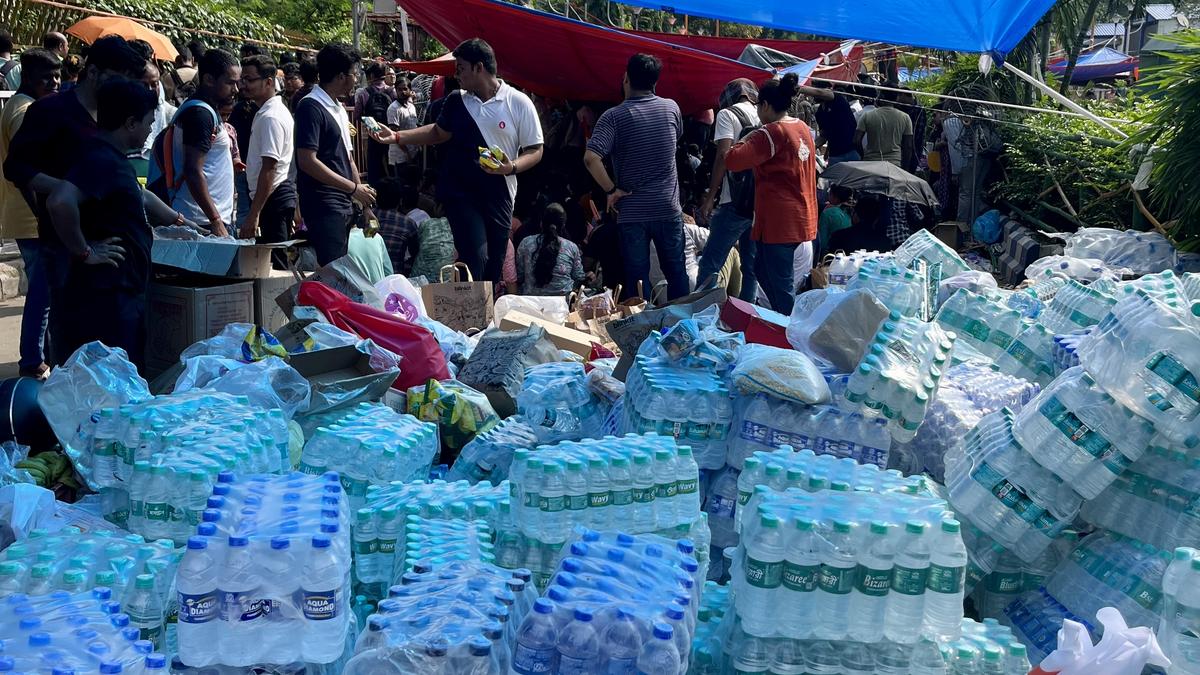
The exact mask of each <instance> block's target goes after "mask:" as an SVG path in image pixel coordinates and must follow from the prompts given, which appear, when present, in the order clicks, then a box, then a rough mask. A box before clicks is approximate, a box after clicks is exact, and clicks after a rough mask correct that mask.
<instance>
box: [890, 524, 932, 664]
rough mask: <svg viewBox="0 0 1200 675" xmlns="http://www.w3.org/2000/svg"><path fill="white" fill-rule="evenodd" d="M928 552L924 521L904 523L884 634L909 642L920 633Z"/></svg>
mask: <svg viewBox="0 0 1200 675" xmlns="http://www.w3.org/2000/svg"><path fill="white" fill-rule="evenodd" d="M929 556H930V551H929V542H928V541H927V537H926V535H925V523H922V522H920V521H915V520H910V521H908V522H907V523H905V524H904V534H903V535H901V538H900V542H899V544H898V548H897V551H896V557H895V560H894V562H895V565H894V566H893V567H892V583H891V594H890V595H889V596H888V603H887V612H886V614H885V615H884V622H883V633H884V636H886V637H887V639H889V640H891V641H893V642H897V643H900V644H910V643H913V642H916V641H917V638H919V637H920V636H921V623H922V621H923V620H924V617H925V586H926V584H927V583H928V578H929Z"/></svg>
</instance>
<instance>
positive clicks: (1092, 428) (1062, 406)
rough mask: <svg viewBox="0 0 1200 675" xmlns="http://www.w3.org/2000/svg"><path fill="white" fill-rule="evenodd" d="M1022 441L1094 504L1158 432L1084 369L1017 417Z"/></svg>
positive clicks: (1062, 377) (1016, 429) (1062, 378)
mask: <svg viewBox="0 0 1200 675" xmlns="http://www.w3.org/2000/svg"><path fill="white" fill-rule="evenodd" d="M1013 434H1014V435H1015V437H1016V439H1017V441H1018V442H1019V443H1020V444H1021V445H1022V446H1023V447H1026V448H1037V452H1036V453H1035V454H1034V458H1035V459H1037V461H1038V462H1039V463H1040V464H1041V465H1042V466H1044V467H1046V468H1047V469H1049V470H1051V471H1053V472H1054V473H1056V474H1058V476H1059V477H1060V478H1062V479H1063V481H1064V482H1066V483H1068V484H1070V486H1071V488H1072V489H1074V490H1075V491H1076V492H1078V493H1079V494H1080V495H1081V496H1083V497H1084V498H1085V499H1094V498H1095V497H1096V496H1098V495H1099V494H1100V493H1101V492H1102V491H1104V488H1106V487H1108V485H1109V484H1110V483H1112V481H1113V480H1114V479H1116V477H1117V476H1118V475H1120V474H1121V473H1122V472H1123V471H1125V470H1126V469H1127V468H1129V465H1130V464H1132V463H1133V462H1135V461H1137V460H1138V458H1140V457H1141V456H1142V454H1143V453H1144V452H1145V451H1146V448H1147V447H1148V446H1149V445H1150V437H1151V435H1152V434H1153V428H1152V427H1151V425H1150V423H1149V422H1148V421H1146V420H1144V419H1142V418H1141V417H1138V416H1137V415H1135V414H1134V413H1133V412H1132V411H1130V410H1129V409H1128V408H1126V407H1125V406H1123V405H1121V404H1120V403H1118V402H1117V401H1115V400H1114V399H1113V397H1112V396H1109V395H1108V394H1107V393H1105V392H1104V391H1103V390H1102V389H1100V387H1098V386H1097V385H1096V382H1095V380H1093V379H1092V376H1091V375H1089V374H1088V373H1086V372H1084V370H1083V369H1082V368H1072V369H1070V370H1068V371H1066V372H1065V373H1063V374H1062V375H1060V376H1059V377H1058V378H1056V379H1055V380H1054V382H1052V383H1051V384H1050V385H1049V386H1047V387H1046V388H1045V389H1043V390H1042V392H1041V393H1040V394H1038V396H1037V397H1036V398H1035V399H1034V400H1033V401H1032V402H1030V404H1029V405H1027V406H1025V408H1024V409H1023V410H1022V411H1021V412H1020V414H1019V415H1018V416H1017V419H1016V423H1015V424H1014V426H1013Z"/></svg>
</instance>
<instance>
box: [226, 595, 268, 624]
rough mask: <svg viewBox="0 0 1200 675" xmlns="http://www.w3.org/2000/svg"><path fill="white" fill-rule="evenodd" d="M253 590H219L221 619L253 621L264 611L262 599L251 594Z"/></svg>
mask: <svg viewBox="0 0 1200 675" xmlns="http://www.w3.org/2000/svg"><path fill="white" fill-rule="evenodd" d="M253 592H254V591H240V592H239V591H221V592H220V593H221V620H222V621H230V622H235V621H237V622H244V621H253V620H255V619H257V618H259V617H260V616H262V615H263V614H264V613H265V612H264V610H263V607H262V601H261V600H260V599H259V598H256V597H254V596H253V595H252V593H253Z"/></svg>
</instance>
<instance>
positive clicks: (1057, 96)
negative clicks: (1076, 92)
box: [1004, 61, 1129, 138]
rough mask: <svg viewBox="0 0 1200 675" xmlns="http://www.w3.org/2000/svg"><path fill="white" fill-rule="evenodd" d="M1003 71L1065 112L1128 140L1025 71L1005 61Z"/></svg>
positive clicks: (1091, 113)
mask: <svg viewBox="0 0 1200 675" xmlns="http://www.w3.org/2000/svg"><path fill="white" fill-rule="evenodd" d="M1004 69H1005V70H1007V71H1008V72H1010V73H1012V74H1013V75H1016V76H1017V77H1019V78H1021V79H1022V80H1025V81H1026V82H1028V83H1029V84H1031V85H1033V86H1034V87H1035V88H1037V90H1038V91H1040V92H1042V93H1044V94H1046V95H1047V96H1049V97H1050V98H1052V99H1054V100H1055V101H1056V102H1057V103H1059V104H1060V105H1062V106H1063V107H1065V108H1066V109H1067V110H1070V111H1071V112H1073V113H1075V114H1077V115H1083V116H1084V117H1086V118H1088V119H1089V120H1091V121H1093V122H1095V123H1096V124H1099V125H1100V126H1102V127H1104V128H1105V129H1107V130H1109V131H1111V132H1112V133H1114V134H1116V135H1118V136H1120V137H1121V138H1129V134H1127V133H1125V132H1124V131H1121V130H1120V129H1118V128H1116V127H1114V126H1113V125H1111V124H1109V123H1108V122H1106V121H1105V120H1104V118H1103V117H1100V116H1099V115H1096V114H1095V113H1093V112H1092V111H1090V110H1088V109H1087V108H1084V107H1083V106H1081V105H1079V104H1078V103H1076V102H1074V101H1072V100H1071V99H1069V98H1067V97H1066V96H1063V95H1062V94H1060V93H1058V92H1057V91H1054V89H1052V88H1051V87H1048V86H1046V83H1045V82H1038V81H1037V78H1036V77H1034V76H1032V75H1030V74H1028V73H1026V72H1025V71H1023V70H1021V69H1020V68H1018V67H1016V66H1014V65H1013V64H1012V63H1010V62H1008V61H1005V62H1004Z"/></svg>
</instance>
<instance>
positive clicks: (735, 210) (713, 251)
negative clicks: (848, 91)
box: [696, 77, 762, 302]
mask: <svg viewBox="0 0 1200 675" xmlns="http://www.w3.org/2000/svg"><path fill="white" fill-rule="evenodd" d="M720 106H721V109H720V111H719V112H718V113H717V117H716V122H715V124H714V126H713V142H715V143H716V144H717V152H716V155H715V158H714V160H713V168H712V178H711V179H710V180H709V186H708V192H707V193H706V195H705V197H704V204H703V205H702V206H701V207H700V217H701V220H704V221H708V244H707V245H706V246H705V247H704V255H703V256H702V257H701V258H700V269H699V272H698V273H697V280H696V283H697V284H703V283H704V282H705V281H706V280H708V279H709V278H710V277H711V276H712V275H714V274H716V273H717V272H719V271H720V270H721V267H722V266H723V265H725V261H726V259H728V258H729V250H730V249H732V248H733V245H734V244H738V248H739V252H740V253H741V262H742V292H741V294H740V296H739V297H740V298H741V299H742V300H745V301H747V302H754V299H755V296H756V295H757V294H758V279H757V277H756V276H755V274H754V259H755V253H756V252H757V250H758V245H757V244H756V243H755V242H754V241H752V240H751V239H750V227H751V225H752V224H753V216H754V176H753V173H752V172H750V171H741V172H738V173H736V174H735V173H730V172H728V171H726V169H725V154H726V153H728V152H729V149H730V148H731V147H733V144H734V143H736V142H738V141H739V140H741V138H742V137H743V136H745V135H746V134H748V133H750V132H751V131H754V130H755V129H757V128H759V127H760V126H762V123H761V122H760V121H759V119H758V107H757V106H758V87H757V86H755V84H754V83H753V82H751V81H750V80H748V79H746V78H744V77H739V78H738V79H736V80H733V81H732V82H730V83H729V84H727V85H725V90H724V91H722V92H721V100H720ZM735 194H736V196H737V197H738V198H739V199H738V200H737V201H736V202H735V200H734V196H735ZM714 203H715V204H716V205H717V206H716V208H715V212H714Z"/></svg>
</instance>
